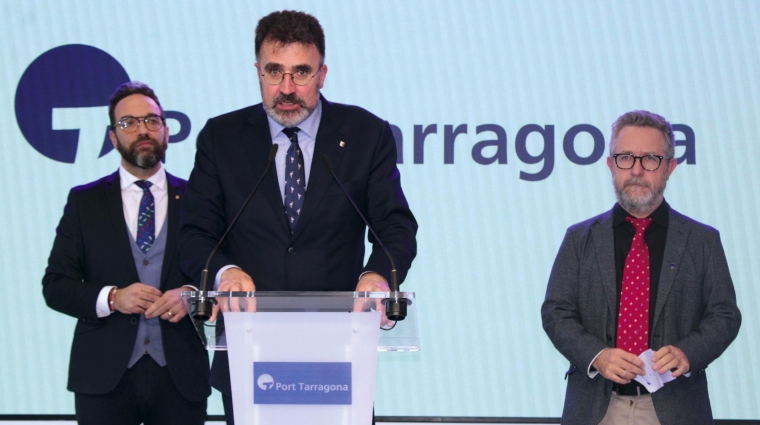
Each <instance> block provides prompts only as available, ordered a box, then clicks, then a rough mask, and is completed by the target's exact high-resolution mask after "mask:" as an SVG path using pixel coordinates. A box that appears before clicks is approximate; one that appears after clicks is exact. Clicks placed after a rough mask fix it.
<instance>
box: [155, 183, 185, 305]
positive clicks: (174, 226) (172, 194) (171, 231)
mask: <svg viewBox="0 0 760 425" xmlns="http://www.w3.org/2000/svg"><path fill="white" fill-rule="evenodd" d="M166 183H167V185H166V188H167V204H166V220H165V221H164V228H165V229H166V247H165V248H164V261H163V263H162V264H161V281H160V282H161V283H160V286H161V288H160V289H161V290H162V291H165V290H166V289H167V288H166V286H165V283H166V282H165V279H166V273H167V272H168V271H169V267H171V264H172V260H173V259H174V250H175V249H176V248H177V232H178V229H179V209H180V205H182V199H181V196H182V195H183V194H180V193H179V189H178V186H179V182H178V181H177V179H176V178H175V177H174V176H172V175H171V174H169V173H166Z"/></svg>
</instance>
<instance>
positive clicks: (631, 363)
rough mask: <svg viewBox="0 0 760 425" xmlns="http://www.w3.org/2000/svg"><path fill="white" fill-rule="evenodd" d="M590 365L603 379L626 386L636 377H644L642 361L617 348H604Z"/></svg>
mask: <svg viewBox="0 0 760 425" xmlns="http://www.w3.org/2000/svg"><path fill="white" fill-rule="evenodd" d="M591 365H592V366H593V367H594V368H596V370H598V371H599V373H601V374H602V376H604V377H605V378H607V379H609V380H610V381H612V382H615V383H618V384H628V383H630V382H631V380H632V379H633V378H635V377H636V375H641V376H644V374H645V373H644V360H641V359H640V358H638V357H637V356H634V355H633V354H631V353H629V352H627V351H625V350H621V349H619V348H605V349H604V350H602V352H601V353H600V354H599V355H598V356H597V357H596V359H595V360H594V362H593V363H591Z"/></svg>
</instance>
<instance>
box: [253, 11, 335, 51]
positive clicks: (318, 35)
mask: <svg viewBox="0 0 760 425" xmlns="http://www.w3.org/2000/svg"><path fill="white" fill-rule="evenodd" d="M265 41H274V42H275V43H276V44H279V45H286V44H292V43H299V44H303V45H305V46H308V45H312V44H313V45H314V46H316V47H317V51H318V52H319V55H320V56H321V63H320V65H321V64H322V63H324V61H325V33H324V31H322V26H321V25H319V21H318V20H317V18H315V17H313V16H311V15H309V14H308V13H304V12H296V11H294V10H283V11H280V12H272V13H270V14H269V15H267V16H265V17H263V18H261V20H260V21H259V24H258V25H257V26H256V60H258V59H259V52H260V50H261V45H262V44H264V42H265Z"/></svg>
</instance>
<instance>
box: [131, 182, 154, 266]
mask: <svg viewBox="0 0 760 425" xmlns="http://www.w3.org/2000/svg"><path fill="white" fill-rule="evenodd" d="M135 185H137V187H139V188H141V189H142V190H143V196H142V199H140V210H139V211H138V213H137V246H138V247H140V251H142V252H143V253H145V254H147V253H148V251H149V250H150V247H151V246H153V241H154V240H155V239H156V202H155V200H154V199H153V194H152V193H150V187H151V186H153V183H151V182H149V181H147V180H138V181H136V182H135Z"/></svg>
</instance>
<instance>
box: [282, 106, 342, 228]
mask: <svg viewBox="0 0 760 425" xmlns="http://www.w3.org/2000/svg"><path fill="white" fill-rule="evenodd" d="M320 99H321V100H322V118H321V120H320V122H319V130H317V138H316V140H315V144H314V155H313V157H312V159H311V171H310V172H309V187H307V188H306V198H305V199H304V203H303V210H302V211H301V216H300V217H299V218H298V224H297V226H296V230H295V232H294V233H293V238H296V237H297V236H298V235H299V233H300V232H301V231H302V230H303V229H304V227H305V226H306V225H307V224H308V223H309V220H310V219H311V217H313V216H314V214H316V212H317V209H318V207H319V203H320V202H321V201H322V198H324V195H325V191H326V190H327V188H328V187H329V186H330V184H331V183H332V180H333V177H332V174H330V173H329V172H328V171H327V168H326V167H325V165H324V163H323V161H322V156H323V155H327V157H328V158H330V162H332V164H333V166H334V167H335V169H337V168H338V166H339V164H340V161H341V159H342V158H343V153H344V152H345V147H341V146H340V142H344V144H348V143H351V141H350V140H348V139H347V138H346V136H345V135H344V134H343V132H342V131H341V130H342V127H343V125H344V124H345V123H344V122H343V120H342V119H341V117H339V116H338V115H337V114H336V113H335V111H334V110H333V106H332V104H331V103H330V102H328V101H327V99H325V98H324V97H320ZM283 216H284V214H283Z"/></svg>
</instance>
